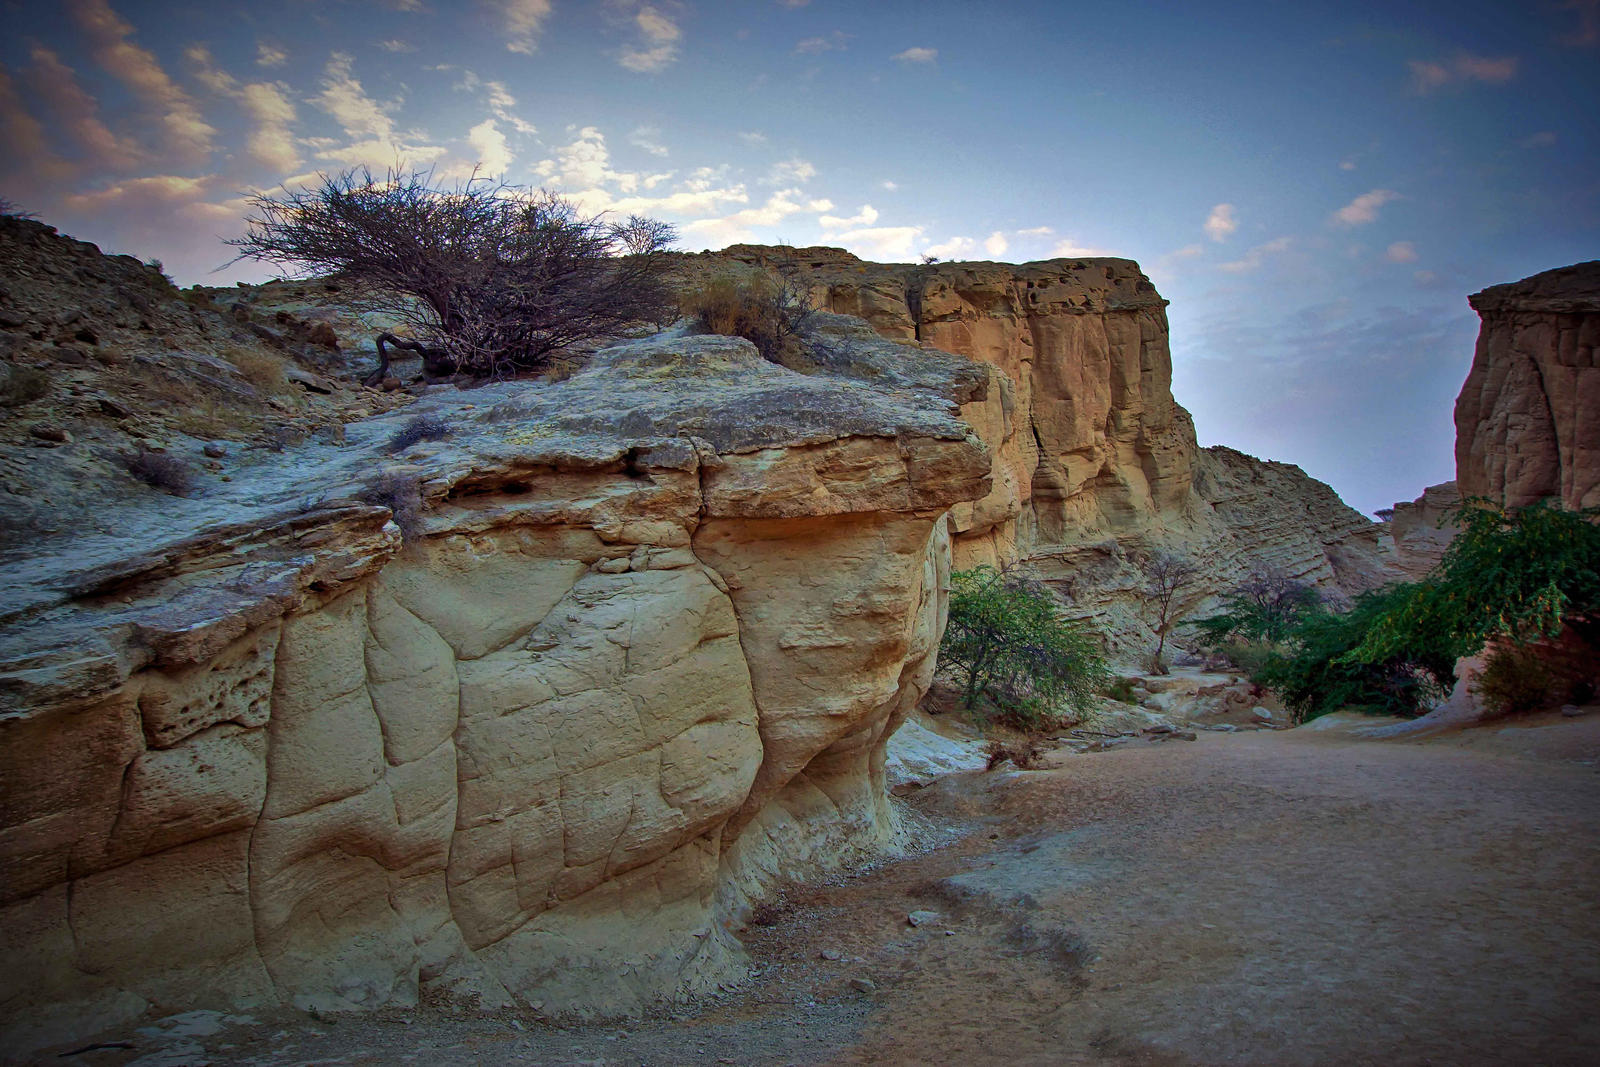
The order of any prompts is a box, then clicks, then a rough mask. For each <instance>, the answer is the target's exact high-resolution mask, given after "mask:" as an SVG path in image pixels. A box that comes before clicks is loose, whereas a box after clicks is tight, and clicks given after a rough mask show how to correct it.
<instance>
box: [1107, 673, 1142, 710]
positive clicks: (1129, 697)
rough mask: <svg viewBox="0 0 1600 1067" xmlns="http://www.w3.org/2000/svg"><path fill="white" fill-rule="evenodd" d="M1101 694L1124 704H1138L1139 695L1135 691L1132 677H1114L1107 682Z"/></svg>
mask: <svg viewBox="0 0 1600 1067" xmlns="http://www.w3.org/2000/svg"><path fill="white" fill-rule="evenodd" d="M1100 692H1101V694H1102V695H1103V696H1106V697H1109V698H1110V699H1112V700H1115V701H1119V702H1120V703H1123V704H1137V703H1138V702H1139V701H1138V696H1137V694H1135V693H1134V691H1133V679H1132V678H1113V679H1111V681H1109V682H1107V683H1106V687H1105V688H1104V689H1102V690H1101V691H1100Z"/></svg>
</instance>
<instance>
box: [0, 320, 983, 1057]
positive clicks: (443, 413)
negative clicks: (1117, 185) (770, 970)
mask: <svg viewBox="0 0 1600 1067" xmlns="http://www.w3.org/2000/svg"><path fill="white" fill-rule="evenodd" d="M861 333H862V336H859V337H857V338H856V339H855V341H854V349H855V351H856V353H857V355H858V357H859V361H858V366H859V367H861V368H866V371H864V372H861V373H856V372H853V371H852V370H851V366H857V364H852V365H851V366H839V367H834V368H831V369H825V370H822V371H819V372H818V373H816V374H813V375H809V376H806V375H800V374H797V373H795V372H792V371H788V370H785V369H783V368H779V367H775V366H772V365H770V364H767V363H765V362H763V361H761V360H760V359H759V358H758V357H757V356H756V355H755V353H754V350H753V348H752V347H751V346H750V345H748V344H747V343H746V342H743V341H738V340H733V339H728V338H686V337H681V336H670V335H669V336H664V337H658V338H655V339H651V340H647V341H643V342H638V343H634V344H631V345H625V346H621V347H617V348H613V349H610V350H607V351H606V352H603V353H601V354H600V355H599V356H598V357H596V359H595V360H594V361H593V363H592V365H591V366H590V367H589V368H588V369H587V370H585V371H584V372H582V373H580V374H578V375H576V376H574V377H572V378H571V379H569V380H568V381H566V382H562V383H560V384H540V383H510V384H504V385H498V386H490V387H484V388H481V389H477V390H473V391H467V392H458V391H455V390H453V389H448V388H443V387H441V388H440V389H438V390H436V391H434V392H433V393H431V394H430V395H428V396H426V397H424V398H423V399H422V400H420V401H419V402H418V403H417V404H416V405H415V406H414V407H413V408H411V409H410V410H409V411H407V412H405V413H401V414H394V415H388V416H379V417H374V418H369V419H365V420H361V421H357V422H353V423H351V424H350V425H348V426H347V427H346V434H345V439H344V442H343V443H342V444H335V443H323V442H316V441H312V442H307V443H305V444H302V445H299V446H297V447H291V448H289V449H288V450H287V451H286V452H284V453H282V454H281V455H278V454H273V453H263V454H262V455H261V456H260V457H259V459H256V460H254V461H252V462H251V463H249V464H243V463H241V464H240V465H239V466H236V467H234V468H232V470H233V474H232V480H231V481H229V482H226V483H224V482H223V481H222V480H221V479H220V476H218V477H212V478H209V479H207V480H205V481H203V482H202V484H201V485H200V487H199V488H198V490H197V491H196V492H195V493H194V494H192V495H191V496H189V497H187V498H175V497H167V496H162V495H160V494H156V493H154V492H153V491H152V492H147V493H145V494H144V495H142V496H139V497H137V498H135V499H131V500H128V501H126V502H124V503H122V504H121V505H120V506H119V507H118V509H117V510H116V511H115V513H114V514H111V515H108V516H106V519H107V521H106V523H105V529H106V530H107V532H104V533H99V534H89V535H85V536H82V537H77V538H73V539H70V540H66V539H63V540H60V541H54V542H51V541H46V542H44V543H42V544H39V545H37V546H35V547H36V550H37V552H38V555H37V556H36V557H35V558H34V559H33V560H32V561H31V562H30V563H29V565H28V566H26V567H20V568H12V569H10V570H9V571H8V573H7V575H6V578H5V586H4V589H3V601H0V626H3V630H0V856H3V860H4V867H5V871H6V878H5V884H4V887H3V911H0V939H3V955H4V957H5V959H6V961H7V966H6V968H5V970H4V973H3V975H0V1018H3V1020H4V1027H5V1033H4V1040H5V1042H6V1043H7V1045H8V1046H9V1047H18V1046H25V1045H29V1044H35V1043H38V1042H41V1041H47V1040H54V1039H63V1038H65V1037H67V1036H70V1035H73V1034H76V1033H81V1032H86V1031H91V1030H94V1029H96V1028H98V1027H102V1026H106V1025H110V1024H113V1023H115V1022H118V1021H120V1020H124V1019H128V1018H131V1017H134V1016H136V1015H138V1014H139V1013H140V1012H142V1011H144V1010H146V1009H147V1008H151V1007H157V1008H180V1007H184V1008H186V1007H198V1006H217V1007H222V1006H233V1005H241V1006H242V1005H250V1004H260V1003H293V1004H297V1005H300V1006H302V1007H308V1008H312V1007H314V1008H319V1009H341V1008H352V1007H364V1006H375V1005H381V1004H390V1003H411V1002H414V1001H415V1000H416V998H417V997H418V996H419V995H420V994H421V993H422V992H424V991H427V990H430V989H431V990H438V991H443V992H453V993H457V994H461V995H470V996H476V997H478V998H480V999H481V1000H482V1002H483V1003H486V1004H494V1003H502V1002H506V1001H507V1000H515V1001H517V1002H520V1003H522V1004H523V1005H526V1006H528V1007H531V1008H534V1009H536V1010H539V1011H542V1012H544V1013H546V1014H550V1015H559V1014H562V1013H564V1012H568V1011H579V1012H591V1013H592V1012H600V1013H610V1012H620V1011H630V1010H636V1009H638V1008H639V1007H640V1006H642V1005H644V1004H647V1003H649V1002H651V1001H653V1000H656V999H658V998H662V997H674V996H682V995H684V994H686V993H690V992H694V991H697V990H706V989H713V988H715V987H716V986H717V985H718V984H719V983H723V982H726V981H728V980H730V979H731V978H734V977H737V975H738V974H739V973H740V970H739V966H738V957H739V950H738V946H737V944H736V942H734V941H733V939H732V938H731V937H730V936H729V935H728V934H727V932H726V930H725V929H724V923H725V922H726V921H728V920H729V918H730V917H731V916H733V915H735V914H736V913H737V909H738V908H739V907H740V906H741V903H742V901H743V900H745V899H746V898H747V896H748V895H749V894H751V893H755V892H759V891H760V890H761V889H762V888H763V887H764V886H766V885H767V884H769V883H770V882H771V881H772V880H774V879H776V878H779V877H787V876H793V875H795V874H798V873H803V872H806V871H808V870H815V869H817V868H818V867H820V866H824V865H826V864H829V863H832V864H838V863H841V862H846V861H848V859H849V858H850V857H852V856H855V855H861V854H864V853H866V852H869V851H872V850H875V849H879V848H881V847H882V846H883V845H884V843H885V842H886V840H887V839H888V835H889V834H890V832H891V826H890V821H889V818H888V812H887V809H886V806H885V805H886V801H885V791H884V788H883V782H882V768H883V747H884V743H885V739H886V737H887V736H888V734H889V733H890V732H892V731H893V730H894V728H895V727H896V726H897V725H898V723H899V722H900V721H901V720H902V719H903V717H904V716H905V715H906V714H907V713H908V711H909V710H910V709H911V707H912V706H913V705H914V704H915V703H916V702H917V700H918V699H919V698H920V697H921V695H922V693H923V692H924V690H925V689H926V688H927V686H928V685H929V682H930V680H931V676H932V672H933V668H934V653H935V650H936V646H937V642H938V638H939V634H940V632H941V630H942V626H943V618H944V588H945V583H946V575H947V573H948V568H949V537H948V534H947V530H946V521H945V514H946V512H947V511H948V509H949V508H950V507H952V506H953V505H956V504H961V503H963V502H970V501H973V500H976V499H979V498H982V497H984V496H985V495H986V494H988V492H989V489H990V481H991V473H990V462H989V457H988V455H987V453H986V451H985V449H984V447H983V445H982V443H981V442H980V441H978V440H977V438H975V437H974V436H973V435H972V434H971V432H970V431H969V430H968V429H967V427H965V426H964V425H963V424H962V423H961V422H959V421H957V419H956V418H955V417H954V416H955V412H956V408H957V407H958V406H959V405H961V404H963V403H968V404H970V403H981V402H982V401H981V399H980V398H981V396H982V389H983V385H984V381H983V378H982V376H981V375H980V374H978V373H977V372H976V371H974V370H973V369H972V368H971V366H970V364H967V363H966V362H965V361H962V360H959V359H956V358H954V357H948V356H942V355H939V354H937V353H919V354H918V357H919V358H918V360H917V361H915V365H913V366H910V367H909V368H908V367H907V366H905V365H904V364H903V363H901V362H899V361H897V362H896V366H897V367H898V368H899V369H898V370H897V371H896V375H895V377H894V380H893V381H892V382H890V383H888V384H885V383H884V382H883V381H882V380H879V381H878V382H876V383H875V384H866V383H864V382H863V381H862V380H860V379H861V378H862V377H863V376H867V377H880V378H881V376H880V375H879V374H878V373H877V371H875V370H873V369H872V368H874V367H875V366H881V365H882V361H883V358H884V356H885V350H887V354H888V355H892V356H897V355H898V354H899V352H900V350H899V349H898V347H897V346H893V345H891V344H889V343H888V342H884V341H881V340H878V339H876V338H873V337H871V336H870V334H868V333H867V331H865V330H862V331H861ZM875 361H876V362H875ZM419 415H423V416H429V417H434V418H437V419H438V420H440V421H441V422H442V423H443V424H444V425H447V426H448V427H450V432H449V434H448V436H446V437H445V438H443V439H442V440H434V441H426V440H424V441H421V442H418V443H413V444H411V445H410V446H409V447H401V446H399V445H397V444H396V443H395V435H396V434H397V432H398V431H401V430H403V429H405V428H406V426H407V425H408V420H410V419H412V418H414V417H417V416H419ZM411 436H412V437H415V436H417V435H415V434H412V435H411ZM396 449H398V451H396ZM394 520H399V521H398V523H397V522H396V521H394ZM402 525H403V526H405V527H406V533H405V535H404V537H402V533H401V530H400V529H399V527H400V526H402Z"/></svg>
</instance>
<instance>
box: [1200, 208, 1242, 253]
mask: <svg viewBox="0 0 1600 1067" xmlns="http://www.w3.org/2000/svg"><path fill="white" fill-rule="evenodd" d="M1201 228H1202V229H1203V230H1205V231H1206V236H1207V237H1210V238H1211V239H1212V240H1213V241H1216V242H1218V243H1219V244H1220V243H1221V242H1223V241H1226V240H1227V239H1228V238H1229V237H1230V236H1231V235H1232V234H1233V231H1235V230H1237V229H1238V228H1239V220H1238V219H1236V218H1234V215H1233V205H1232V204H1218V205H1217V206H1216V207H1214V208H1212V209H1211V214H1209V215H1207V216H1206V221H1205V225H1204V226H1202V227H1201Z"/></svg>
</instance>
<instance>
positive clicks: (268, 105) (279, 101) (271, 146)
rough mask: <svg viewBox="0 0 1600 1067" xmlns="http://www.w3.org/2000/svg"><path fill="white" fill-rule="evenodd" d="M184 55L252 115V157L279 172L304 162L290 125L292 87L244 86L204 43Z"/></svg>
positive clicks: (207, 82) (209, 84)
mask: <svg viewBox="0 0 1600 1067" xmlns="http://www.w3.org/2000/svg"><path fill="white" fill-rule="evenodd" d="M184 54H185V56H187V57H188V59H189V62H190V63H191V64H193V66H194V69H195V78H196V79H198V80H199V82H200V84H202V85H204V86H205V87H206V88H208V89H210V90H211V91H212V92H214V93H216V94H217V95H219V96H225V97H228V98H229V99H231V100H233V101H235V102H236V103H238V104H239V105H240V106H241V107H242V108H244V112H245V114H247V115H249V116H250V120H251V127H250V134H249V136H248V137H247V138H246V139H245V150H246V151H247V152H248V153H249V154H250V158H251V159H253V160H255V161H256V162H257V163H259V164H261V165H262V166H264V167H267V168H269V169H271V170H272V171H273V172H274V173H275V174H278V175H282V174H285V173H287V172H288V171H290V170H293V169H294V167H295V166H296V165H297V164H298V163H299V162H300V152H299V150H298V148H297V147H296V145H295V140H294V133H293V132H292V131H291V130H290V128H289V127H290V124H291V123H293V122H294V120H295V110H294V105H293V104H291V103H290V102H289V97H288V90H289V87H288V86H287V85H284V84H283V83H282V82H251V83H249V84H247V85H241V84H239V81H238V80H237V79H236V78H234V77H233V75H231V74H229V73H227V72H226V71H224V70H221V69H219V68H218V67H217V65H216V62H215V61H214V60H213V59H212V58H211V53H210V51H208V50H207V49H206V47H205V46H204V45H198V44H197V45H191V46H189V48H188V50H187V51H186V52H185V53H184Z"/></svg>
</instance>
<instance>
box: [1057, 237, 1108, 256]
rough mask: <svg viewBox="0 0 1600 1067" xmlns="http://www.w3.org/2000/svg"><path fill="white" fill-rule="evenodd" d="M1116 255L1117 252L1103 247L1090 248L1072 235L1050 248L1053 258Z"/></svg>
mask: <svg viewBox="0 0 1600 1067" xmlns="http://www.w3.org/2000/svg"><path fill="white" fill-rule="evenodd" d="M1114 255H1116V253H1115V252H1107V251H1106V250H1105V249H1103V248H1090V247H1088V246H1087V245H1081V244H1079V243H1078V242H1077V241H1075V240H1074V239H1072V238H1071V237H1069V238H1067V239H1066V240H1065V241H1061V242H1058V243H1057V244H1056V246H1055V247H1054V248H1052V249H1051V250H1050V258H1051V259H1096V258H1099V257H1101V256H1114Z"/></svg>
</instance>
